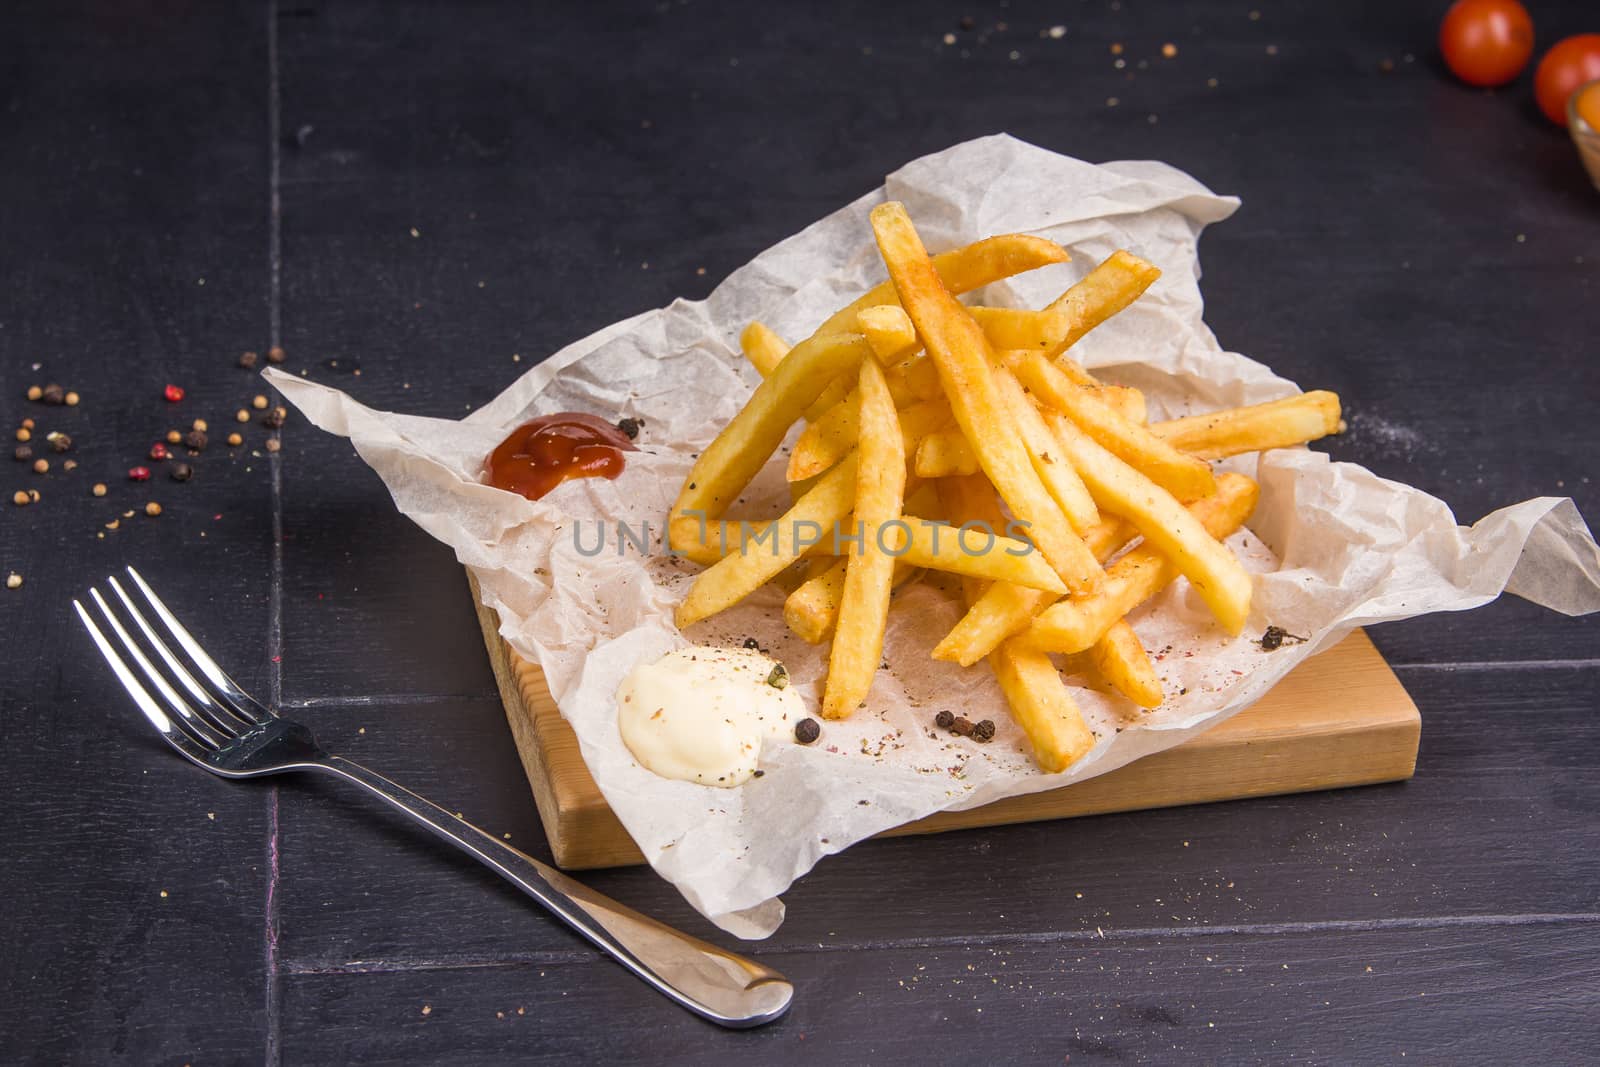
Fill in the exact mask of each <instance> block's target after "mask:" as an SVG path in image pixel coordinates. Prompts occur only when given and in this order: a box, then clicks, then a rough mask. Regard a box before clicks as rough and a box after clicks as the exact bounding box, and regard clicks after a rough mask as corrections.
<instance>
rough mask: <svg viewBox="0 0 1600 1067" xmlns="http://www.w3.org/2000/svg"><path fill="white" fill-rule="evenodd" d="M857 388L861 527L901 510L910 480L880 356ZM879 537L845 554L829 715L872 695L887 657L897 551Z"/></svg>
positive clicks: (867, 365)
mask: <svg viewBox="0 0 1600 1067" xmlns="http://www.w3.org/2000/svg"><path fill="white" fill-rule="evenodd" d="M858 388H859V390H860V392H861V404H860V423H861V432H860V439H861V443H860V445H859V446H858V447H857V450H856V454H857V456H858V457H859V459H858V461H857V464H856V467H857V473H856V499H855V522H856V524H857V529H861V528H862V527H865V529H866V530H868V531H873V532H876V530H877V528H878V527H879V526H880V525H883V524H885V523H889V522H893V521H895V520H898V519H899V518H900V508H901V504H902V502H903V500H904V498H905V485H906V453H905V444H904V442H903V440H902V439H901V436H900V419H899V416H898V415H897V414H896V413H895V407H894V399H893V398H892V397H891V396H890V395H889V383H888V382H887V381H885V380H884V376H883V368H882V367H880V366H879V365H878V363H877V361H876V360H870V359H869V360H865V361H863V362H862V364H861V372H860V382H859V385H858ZM877 542H878V538H876V537H872V536H868V537H863V538H862V543H861V544H860V545H858V546H856V548H855V551H854V552H853V553H852V554H851V555H849V556H846V557H845V572H844V591H843V593H842V594H841V597H840V601H839V618H838V622H837V624H836V626H835V633H834V639H833V647H832V648H831V649H829V652H828V680H827V684H826V686H825V687H824V689H823V694H822V715H823V717H824V718H827V719H843V718H846V717H848V716H849V715H850V713H851V712H853V711H855V710H856V707H857V706H858V705H859V704H861V702H862V701H864V700H865V699H866V697H867V690H869V689H871V688H872V676H873V675H874V674H876V673H877V671H878V662H879V660H880V659H882V657H883V631H884V627H885V625H886V624H887V623H888V619H889V591H890V589H891V588H892V583H893V581H894V564H895V559H894V556H892V555H890V554H889V553H888V552H885V551H884V550H883V548H882V546H880V545H879V544H878V543H877Z"/></svg>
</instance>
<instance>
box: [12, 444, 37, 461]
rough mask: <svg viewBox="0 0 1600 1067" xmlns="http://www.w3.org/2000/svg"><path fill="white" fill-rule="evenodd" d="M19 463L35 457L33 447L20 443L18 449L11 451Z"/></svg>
mask: <svg viewBox="0 0 1600 1067" xmlns="http://www.w3.org/2000/svg"><path fill="white" fill-rule="evenodd" d="M11 455H12V456H13V457H15V459H16V461H17V462H18V463H26V462H28V460H30V459H32V458H33V449H32V448H30V447H28V446H27V445H18V446H17V450H16V451H15V452H13V453H11Z"/></svg>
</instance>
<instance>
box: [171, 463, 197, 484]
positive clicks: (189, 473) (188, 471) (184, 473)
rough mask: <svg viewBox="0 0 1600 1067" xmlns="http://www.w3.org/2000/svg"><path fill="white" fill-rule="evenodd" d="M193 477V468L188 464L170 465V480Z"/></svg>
mask: <svg viewBox="0 0 1600 1067" xmlns="http://www.w3.org/2000/svg"><path fill="white" fill-rule="evenodd" d="M193 477H194V468H193V467H191V466H189V465H188V464H187V463H174V464H173V465H172V480H173V481H175V482H186V481H188V480H189V479H190V478H193Z"/></svg>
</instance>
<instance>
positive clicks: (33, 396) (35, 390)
mask: <svg viewBox="0 0 1600 1067" xmlns="http://www.w3.org/2000/svg"><path fill="white" fill-rule="evenodd" d="M41 396H44V390H43V389H40V388H39V387H38V386H37V385H30V386H28V399H29V400H38V399H39V398H40V397H41Z"/></svg>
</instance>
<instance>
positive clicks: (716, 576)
mask: <svg viewBox="0 0 1600 1067" xmlns="http://www.w3.org/2000/svg"><path fill="white" fill-rule="evenodd" d="M869 362H874V361H872V360H867V361H864V363H863V365H865V363H869ZM874 365H876V364H875V363H874ZM857 466H858V463H857V457H856V455H855V454H854V453H852V454H851V455H849V456H847V457H846V458H845V459H844V460H843V461H842V462H840V463H838V464H837V465H835V466H834V468H833V469H832V470H830V471H828V473H827V474H825V475H823V476H822V477H821V478H820V479H818V481H817V484H816V485H814V486H812V487H811V491H810V492H808V493H806V495H805V496H803V497H801V498H800V499H799V500H797V501H795V503H794V506H793V507H791V508H790V509H789V510H788V511H786V512H784V513H783V517H782V518H780V519H778V520H776V521H775V522H774V523H773V524H772V526H771V527H770V528H763V529H764V532H766V533H767V534H768V537H767V539H766V541H765V542H764V543H763V544H762V545H754V544H752V545H750V546H748V548H747V549H746V550H742V551H738V552H730V553H729V554H728V555H726V556H723V557H722V558H721V559H719V560H717V561H716V562H715V563H713V564H712V565H711V566H709V567H707V568H706V569H705V570H703V571H701V572H700V573H699V574H698V575H697V576H696V577H695V580H694V584H693V585H691V586H690V587H689V593H688V595H687V596H686V597H684V599H683V602H682V603H681V604H679V605H678V608H677V611H676V612H675V619H676V621H677V624H678V628H679V629H684V628H686V627H688V626H691V625H693V624H694V623H697V622H699V621H700V620H702V619H705V618H709V617H710V616H712V615H715V614H716V613H717V612H719V611H724V610H726V609H728V608H731V607H732V606H733V605H735V604H737V603H738V602H739V601H741V600H743V599H744V598H745V597H747V596H749V595H750V594H751V593H753V592H755V591H756V590H757V589H759V588H760V587H761V586H762V585H763V584H764V583H766V582H768V581H771V580H772V578H773V577H775V576H776V575H777V574H778V573H779V572H781V571H782V570H783V569H784V568H786V567H788V566H789V565H790V564H792V563H793V562H794V561H795V560H797V559H799V558H800V557H801V556H803V555H804V554H805V552H806V549H807V548H809V547H810V545H809V544H805V543H802V542H804V541H806V540H807V538H809V537H810V535H811V534H812V533H813V532H818V536H819V537H820V536H821V533H820V531H832V530H835V529H837V523H838V522H839V520H841V519H843V518H844V517H845V516H846V515H848V514H849V513H850V509H851V507H852V506H853V504H854V503H855V493H856V468H857ZM697 527H698V523H697V522H695V520H693V519H691V520H689V534H688V535H687V536H686V538H685V542H684V543H685V544H700V543H701V542H700V538H699V534H700V531H699V530H698V528H697ZM672 532H673V533H674V534H676V533H677V531H676V530H673V531H672ZM769 543H770V545H771V549H770V550H768V549H767V547H766V545H767V544H769ZM679 551H683V549H681V548H680V549H679Z"/></svg>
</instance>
